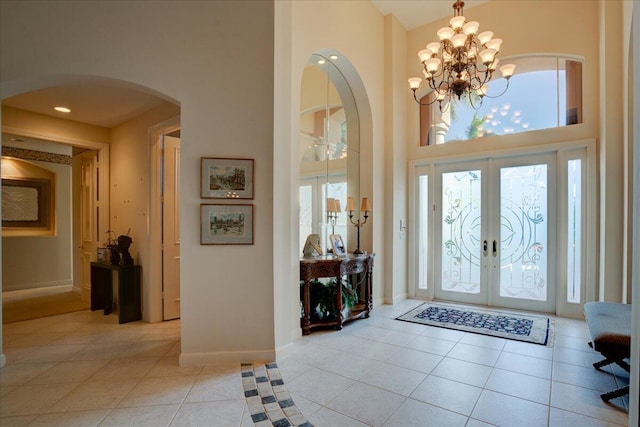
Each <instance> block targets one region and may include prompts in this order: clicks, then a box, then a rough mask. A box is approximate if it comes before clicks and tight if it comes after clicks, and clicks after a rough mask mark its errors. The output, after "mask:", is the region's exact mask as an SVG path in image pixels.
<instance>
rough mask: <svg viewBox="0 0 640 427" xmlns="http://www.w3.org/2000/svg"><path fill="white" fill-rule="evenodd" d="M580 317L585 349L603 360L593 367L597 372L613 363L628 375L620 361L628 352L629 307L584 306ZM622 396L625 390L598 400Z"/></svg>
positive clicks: (604, 394)
mask: <svg viewBox="0 0 640 427" xmlns="http://www.w3.org/2000/svg"><path fill="white" fill-rule="evenodd" d="M584 316H585V319H586V321H587V326H588V327H589V334H590V335H591V342H590V343H589V346H591V348H593V349H594V350H596V351H597V352H599V353H600V354H602V355H603V356H604V357H605V359H604V360H601V361H600V362H596V363H594V364H593V367H594V368H596V369H600V368H602V367H603V366H607V365H610V364H611V363H615V364H617V365H618V366H620V367H621V368H622V369H624V370H625V371H627V372H629V370H630V367H629V364H628V363H627V362H626V361H625V360H624V359H629V356H630V352H631V304H621V303H614V302H588V303H586V304H585V305H584ZM626 394H629V386H626V387H622V388H619V389H617V390H613V391H610V392H608V393H603V394H601V395H600V397H601V398H602V400H604V401H605V402H608V401H609V400H611V399H614V398H616V397H621V396H624V395H626Z"/></svg>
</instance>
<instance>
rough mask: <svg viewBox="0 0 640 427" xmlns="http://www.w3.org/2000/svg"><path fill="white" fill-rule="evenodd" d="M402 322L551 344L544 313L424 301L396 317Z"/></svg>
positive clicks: (550, 334) (551, 330) (551, 338)
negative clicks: (539, 314) (534, 313)
mask: <svg viewBox="0 0 640 427" xmlns="http://www.w3.org/2000/svg"><path fill="white" fill-rule="evenodd" d="M396 319H398V320H403V321H405V322H413V323H421V324H423V325H430V326H437V327H441V328H449V329H456V330H458V331H465V332H473V333H476V334H483V335H490V336H493V337H500V338H506V339H510V340H516V341H524V342H530V343H534V344H540V345H544V346H548V347H552V346H553V326H554V323H553V321H552V320H551V319H549V318H548V317H543V316H535V315H530V314H522V313H515V312H504V311H495V310H488V309H483V308H476V307H467V306H459V305H453V304H442V303H424V304H421V305H419V306H418V307H416V308H414V309H413V310H411V311H409V312H408V313H405V314H403V315H402V316H399V317H397V318H396Z"/></svg>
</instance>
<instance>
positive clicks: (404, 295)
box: [393, 292, 407, 304]
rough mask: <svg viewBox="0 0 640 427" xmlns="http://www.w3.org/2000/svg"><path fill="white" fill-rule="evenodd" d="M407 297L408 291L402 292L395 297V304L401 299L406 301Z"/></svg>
mask: <svg viewBox="0 0 640 427" xmlns="http://www.w3.org/2000/svg"><path fill="white" fill-rule="evenodd" d="M406 299H407V293H406V292H405V293H402V294H399V295H396V296H394V297H393V304H397V303H399V302H400V301H404V300H406Z"/></svg>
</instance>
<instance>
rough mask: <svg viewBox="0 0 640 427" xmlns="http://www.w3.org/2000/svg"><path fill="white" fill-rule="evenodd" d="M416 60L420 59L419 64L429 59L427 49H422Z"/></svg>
mask: <svg viewBox="0 0 640 427" xmlns="http://www.w3.org/2000/svg"><path fill="white" fill-rule="evenodd" d="M418 58H420V62H425V61H426V60H428V59H429V58H431V51H430V50H428V49H422V50H421V51H420V52H418Z"/></svg>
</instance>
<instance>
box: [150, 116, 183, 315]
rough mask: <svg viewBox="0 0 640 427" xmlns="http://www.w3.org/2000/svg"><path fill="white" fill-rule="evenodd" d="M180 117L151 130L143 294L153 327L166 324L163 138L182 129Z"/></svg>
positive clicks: (166, 121) (161, 123)
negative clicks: (160, 323) (164, 295)
mask: <svg viewBox="0 0 640 427" xmlns="http://www.w3.org/2000/svg"><path fill="white" fill-rule="evenodd" d="M180 128H181V126H180V116H174V117H172V118H170V119H168V120H165V121H163V122H160V123H158V124H156V125H154V126H151V127H150V128H149V131H148V141H149V177H150V179H149V229H148V236H149V269H148V272H147V274H146V276H147V278H146V279H145V283H146V284H147V288H148V289H149V292H148V293H143V306H144V307H148V309H146V310H144V311H143V313H142V318H143V320H145V321H147V322H151V323H156V322H162V321H163V312H162V310H163V307H162V204H161V200H162V186H161V183H162V167H161V165H160V163H161V162H162V136H163V135H165V134H168V133H171V132H174V131H176V130H178V129H180Z"/></svg>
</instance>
